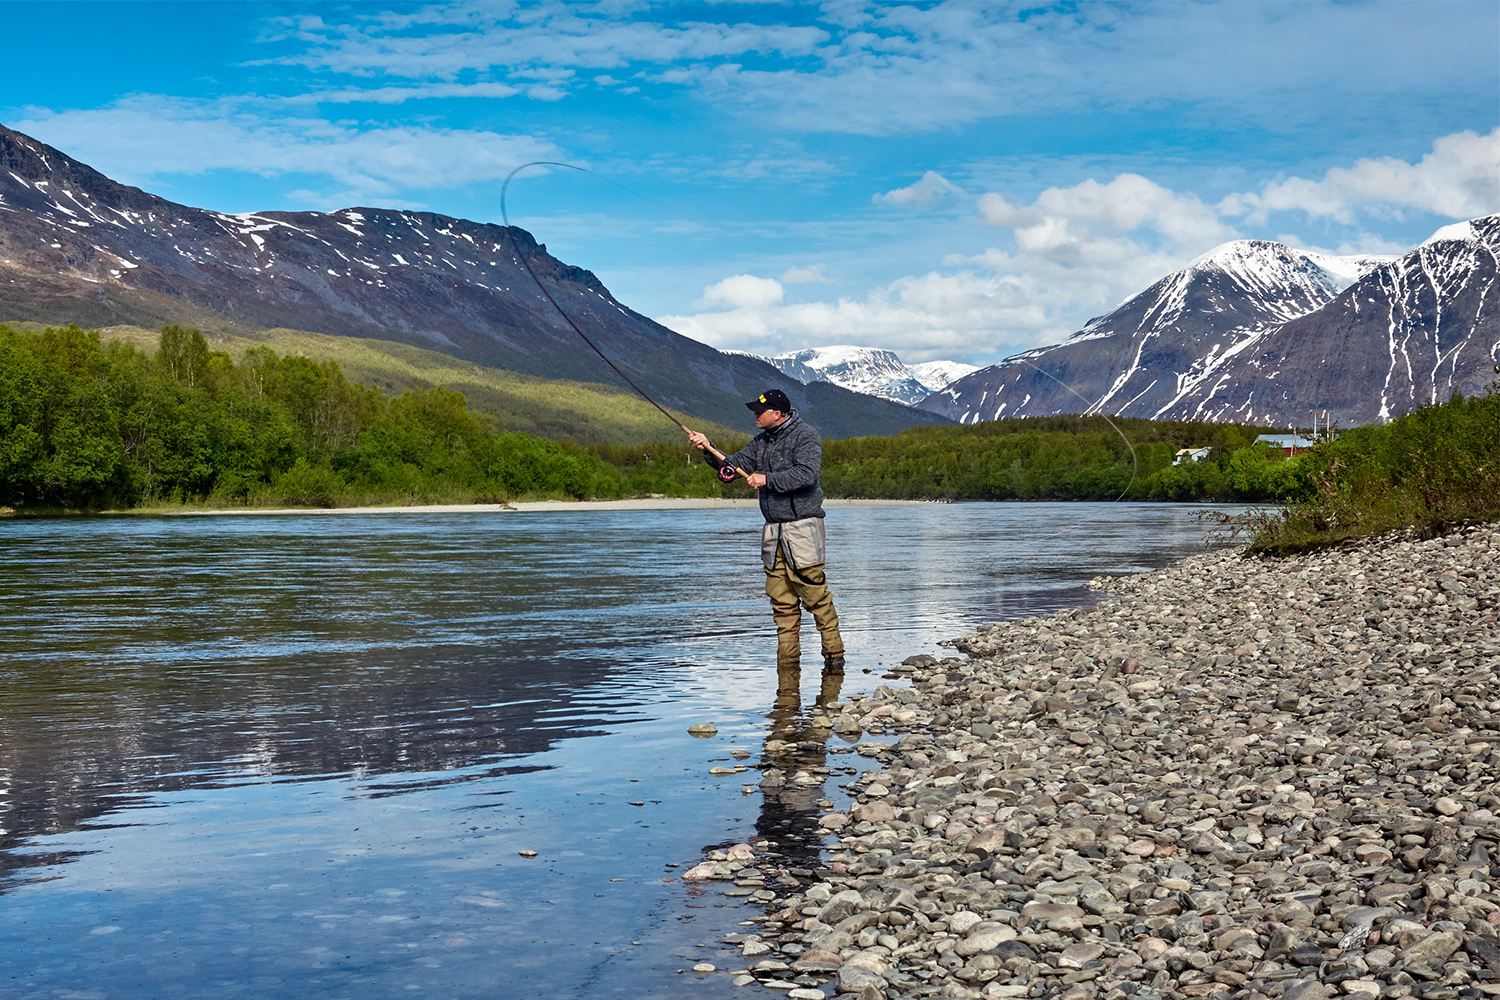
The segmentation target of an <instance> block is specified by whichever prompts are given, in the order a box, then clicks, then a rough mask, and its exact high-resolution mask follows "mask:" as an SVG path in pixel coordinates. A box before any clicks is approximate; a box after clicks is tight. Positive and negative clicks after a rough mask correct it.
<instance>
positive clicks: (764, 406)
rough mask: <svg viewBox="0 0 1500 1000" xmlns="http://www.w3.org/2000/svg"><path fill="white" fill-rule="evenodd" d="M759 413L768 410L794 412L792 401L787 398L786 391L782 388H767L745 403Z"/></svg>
mask: <svg viewBox="0 0 1500 1000" xmlns="http://www.w3.org/2000/svg"><path fill="white" fill-rule="evenodd" d="M745 405H746V406H748V407H749V408H750V409H751V410H753V411H754V412H755V413H757V414H761V413H764V412H766V411H767V410H779V411H781V412H782V413H791V412H792V401H791V400H790V399H787V398H786V393H784V392H782V391H781V390H780V389H767V390H766V391H765V392H763V393H761V394H760V395H759V396H756V397H755V398H754V399H752V400H750V402H748V403H746V404H745Z"/></svg>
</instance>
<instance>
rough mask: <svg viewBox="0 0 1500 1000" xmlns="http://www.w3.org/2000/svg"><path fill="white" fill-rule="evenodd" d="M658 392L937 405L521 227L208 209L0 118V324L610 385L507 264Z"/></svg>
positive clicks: (739, 418) (911, 415)
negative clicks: (607, 282)
mask: <svg viewBox="0 0 1500 1000" xmlns="http://www.w3.org/2000/svg"><path fill="white" fill-rule="evenodd" d="M517 253H519V254H521V255H524V256H525V258H526V259H527V260H528V261H529V262H530V264H531V266H532V267H533V268H534V269H535V270H536V271H537V273H538V275H539V277H540V278H541V280H542V281H543V282H545V283H546V285H547V287H548V289H549V290H550V291H551V293H552V295H553V296H554V297H555V298H556V299H557V301H558V302H559V303H561V304H562V306H563V308H564V309H566V310H567V311H568V313H569V315H570V316H572V317H573V319H574V320H575V321H577V322H578V324H579V325H580V326H581V327H583V328H584V329H585V330H586V331H588V332H589V333H590V335H591V336H592V337H593V338H594V339H595V341H596V342H597V343H598V344H599V345H600V347H601V348H602V349H603V350H604V351H605V353H606V354H607V355H609V357H610V358H611V359H612V360H613V361H614V362H615V363H616V364H618V365H619V366H620V367H621V368H622V369H624V370H625V371H626V372H627V373H629V375H630V377H631V378H632V379H634V380H635V381H636V382H637V383H639V384H640V385H641V386H642V387H643V388H645V389H646V390H647V391H648V392H650V393H651V394H652V395H653V396H655V397H656V398H657V399H658V400H659V401H660V402H662V403H663V404H664V405H667V406H670V407H673V408H675V409H678V410H681V411H684V412H686V413H689V414H694V415H697V416H699V417H703V418H707V419H710V420H716V421H719V422H721V423H724V424H728V425H730V426H745V425H747V415H746V410H745V408H744V404H743V401H744V400H746V399H749V398H751V397H753V396H755V395H757V394H759V393H760V392H762V391H764V390H765V389H767V388H769V387H777V388H780V389H782V390H783V391H785V392H786V393H787V394H788V395H789V396H790V397H791V398H792V400H793V401H794V402H795V403H796V404H797V405H798V407H799V408H801V409H802V410H803V411H804V412H805V413H806V415H807V416H808V418H809V419H810V420H811V421H812V422H813V423H814V424H816V425H817V426H818V427H820V428H821V429H822V430H823V431H824V432H825V433H827V434H830V435H833V436H835V437H845V436H849V435H855V434H888V433H893V432H895V431H898V430H901V429H902V428H905V427H910V426H912V425H914V424H918V423H944V422H946V420H947V418H945V417H943V416H941V415H939V414H936V413H929V412H926V411H920V410H915V409H912V408H911V407H909V406H902V405H898V404H896V403H893V402H890V401H888V400H885V399H880V398H876V397H873V396H869V395H865V394H862V393H854V392H850V391H849V390H847V389H844V388H842V387H840V386H838V385H835V384H832V383H830V382H824V381H817V382H811V383H807V384H804V383H802V382H800V381H798V380H797V379H794V378H791V377H789V376H787V375H784V374H782V373H781V372H780V371H779V370H778V369H776V368H775V367H774V366H772V365H770V364H768V363H765V362H763V361H760V360H757V359H755V358H752V357H746V356H743V355H730V354H724V353H721V352H719V351H716V350H714V349H713V348H711V347H709V346H707V345H706V344H702V343H700V342H698V341H695V340H691V339H689V338H687V337H683V336H680V335H679V334H676V333H674V332H672V331H671V330H669V329H667V328H666V327H664V326H662V325H660V324H659V323H656V322H653V321H652V320H650V319H648V318H646V317H645V316H642V315H640V314H639V313H636V312H634V311H633V310H631V309H630V308H628V307H627V306H625V305H624V304H623V303H621V302H619V301H618V300H617V299H616V298H615V297H614V296H613V295H612V294H610V291H609V289H607V288H605V287H604V285H603V284H601V283H600V281H599V279H598V278H596V277H595V276H594V275H593V274H592V273H590V272H588V271H585V270H583V269H582V268H578V267H573V266H570V265H568V264H566V263H563V262H562V261H559V260H557V259H556V258H554V257H552V256H551V255H550V254H548V253H547V248H546V247H545V246H544V245H541V244H539V243H537V242H536V241H535V240H534V239H533V238H532V236H531V234H530V233H527V232H525V231H524V230H521V229H517V228H514V227H512V228H511V229H510V230H509V231H507V230H506V229H504V228H502V227H500V226H494V225H487V224H482V223H476V222H467V221H465V220H462V219H453V218H449V217H447V216H442V215H435V214H432V213H430V212H406V211H395V210H390V209H377V208H353V209H345V210H342V211H338V212H331V213H324V212H261V213H247V214H244V215H225V214H223V213H220V212H210V211H205V210H202V209H197V208H190V207H188V206H185V205H179V204H176V203H173V202H170V201H166V200H165V199H162V198H159V197H156V196H155V195H151V194H147V193H146V192H144V191H141V190H140V189H139V188H134V187H129V186H126V185H123V184H119V183H117V182H115V181H113V180H110V179H109V178H108V177H105V176H104V175H103V174H101V173H99V172H98V171H96V170H94V169H92V168H91V167H89V166H87V165H85V164H83V163H80V162H79V161H77V160H74V159H72V158H71V157H69V156H66V155H65V154H63V153H61V152H59V151H58V150H56V149H53V148H52V147H50V146H47V145H45V144H43V143H41V142H38V141H37V140H35V139H32V138H30V137H28V136H25V135H22V134H21V133H19V132H15V131H12V130H10V129H6V128H4V127H3V126H0V322H3V321H6V320H11V321H20V320H28V321H35V322H41V323H54V324H66V323H74V322H76V323H78V324H80V325H83V326H109V325H116V324H128V325H134V326H143V327H152V326H159V325H161V324H162V323H169V322H175V323H185V324H190V325H194V326H199V327H201V328H203V329H204V330H205V331H213V330H219V331H223V332H226V333H235V334H243V333H251V332H254V331H257V330H263V329H267V328H289V329H293V330H305V331H311V332H314V333H324V334H334V335H338V336H355V337H366V338H375V339H381V340H394V341H400V342H403V343H406V344H411V345H414V346H417V347H422V348H428V349H431V350H437V351H442V352H444V353H447V354H450V355H453V356H454V357H458V358H463V359H465V360H468V361H472V362H477V363H479V364H484V365H489V366H492V367H495V368H500V369H504V370H507V371H513V372H520V373H523V374H527V375H535V376H541V377H543V378H548V379H568V380H576V381H581V382H591V383H609V384H617V383H618V379H617V377H616V376H615V375H614V374H613V373H612V372H611V371H610V370H609V369H608V367H606V366H605V365H604V363H603V362H602V361H600V359H599V358H598V357H597V356H596V355H594V353H593V352H592V351H590V350H589V348H588V347H587V346H586V345H584V344H583V343H582V342H581V341H580V340H579V338H578V337H577V335H576V334H574V333H573V331H572V330H571V329H569V327H568V326H567V324H566V323H565V322H564V320H563V319H562V318H561V317H560V316H559V315H558V314H557V312H556V310H555V309H553V308H552V306H551V305H550V304H549V303H548V302H547V301H546V299H545V297H544V296H543V295H542V292H541V290H540V289H539V288H538V287H537V286H536V284H535V283H534V282H533V281H532V280H531V278H530V277H529V276H528V275H527V274H526V272H525V270H524V269H523V267H522V265H521V262H520V259H519V258H518V257H517Z"/></svg>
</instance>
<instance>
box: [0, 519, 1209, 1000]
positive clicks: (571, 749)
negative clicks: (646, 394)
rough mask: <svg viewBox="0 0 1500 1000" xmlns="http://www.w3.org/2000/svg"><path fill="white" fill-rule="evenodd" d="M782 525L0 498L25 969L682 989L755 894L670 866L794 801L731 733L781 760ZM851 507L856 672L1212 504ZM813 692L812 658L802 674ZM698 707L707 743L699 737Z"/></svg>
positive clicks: (8, 843) (194, 983)
mask: <svg viewBox="0 0 1500 1000" xmlns="http://www.w3.org/2000/svg"><path fill="white" fill-rule="evenodd" d="M755 528H756V524H755V515H754V513H753V512H750V511H735V510H731V511H648V512H628V511H627V512H590V513H588V514H571V513H547V514H542V513H528V514H509V515H417V516H385V515H381V516H354V515H347V516H346V515H322V516H317V517H306V518H299V517H276V518H272V517H267V518H236V519H135V518H131V519H92V520H81V521H55V522H31V521H22V522H10V523H7V524H4V525H3V526H0V542H3V544H4V545H5V547H6V551H7V563H6V568H5V570H4V572H3V575H0V599H3V600H4V602H5V605H6V607H7V615H6V617H5V619H4V620H3V622H0V649H3V650H4V653H3V654H0V788H3V789H4V791H5V793H6V794H5V795H4V796H3V797H0V827H3V829H4V832H3V833H0V848H3V849H4V854H3V855H0V859H4V858H8V859H9V861H8V862H3V861H0V875H4V874H5V873H6V872H7V871H8V882H6V883H4V884H6V885H8V890H7V894H6V895H5V896H4V897H3V898H0V973H3V975H0V997H8V996H42V995H46V996H55V995H58V994H59V993H60V992H67V991H69V990H73V991H83V992H89V991H99V992H100V995H104V994H107V995H109V996H124V997H144V996H159V995H171V994H173V993H177V994H180V995H201V994H204V993H207V992H210V991H212V992H213V993H216V994H222V995H224V996H229V997H233V996H268V995H275V996H319V997H323V996H342V995H350V996H354V995H358V996H361V997H370V996H385V995H394V994H406V993H408V992H410V991H413V990H415V991H421V992H426V993H434V994H438V993H441V994H442V995H445V996H452V997H459V996H476V995H481V994H483V995H492V994H494V993H495V992H496V991H497V990H498V991H499V992H500V993H501V994H502V995H519V994H520V993H522V992H524V995H529V996H537V997H553V996H555V997H573V996H581V995H597V996H622V997H624V996H630V997H634V996H643V995H652V994H653V993H663V992H673V993H676V992H681V991H682V990H683V989H686V988H688V987H687V986H686V985H685V984H684V983H683V978H684V977H679V976H677V975H676V970H677V969H679V968H685V967H688V966H690V965H691V964H692V963H693V962H694V961H698V960H702V959H704V958H708V959H709V960H711V961H714V962H715V963H716V964H718V965H719V966H720V968H721V969H722V968H733V967H738V966H739V963H738V962H736V961H733V960H728V959H725V958H724V957H721V956H720V955H719V952H718V949H717V948H716V947H715V946H714V942H717V940H718V938H719V937H720V936H721V935H722V934H723V933H724V932H725V931H727V930H730V929H736V928H735V923H736V921H737V920H738V919H739V918H740V917H741V916H743V911H741V910H739V909H738V908H737V907H735V906H734V905H728V906H725V905H724V904H725V902H726V901H725V899H724V898H723V897H722V896H721V895H720V894H719V893H718V890H717V889H703V888H692V889H689V888H686V887H684V886H683V885H682V884H681V883H679V882H662V881H661V879H662V878H664V877H669V876H671V875H673V874H674V872H673V870H670V869H667V868H665V867H664V865H665V864H666V863H668V862H690V861H691V860H692V859H693V858H694V857H695V856H696V855H697V854H698V852H699V851H700V850H701V849H702V848H703V847H704V846H705V845H708V844H713V843H722V842H732V841H736V840H743V839H745V838H746V837H748V836H750V835H751V834H752V833H753V832H754V831H755V829H756V827H757V825H758V824H762V825H763V826H764V827H765V828H768V829H772V828H775V827H776V825H777V824H778V823H781V822H782V820H784V819H785V818H786V817H785V816H783V815H781V814H779V813H778V814H776V815H775V816H772V815H769V814H768V815H760V813H761V805H762V800H761V797H760V796H759V795H754V796H744V795H741V794H740V792H739V788H740V786H741V785H742V784H745V783H754V782H755V781H756V780H757V776H756V774H755V773H754V772H753V771H750V772H746V773H745V774H739V775H733V776H729V777H710V776H709V775H708V773H707V770H708V768H709V767H710V766H712V765H713V764H715V763H725V764H732V763H734V761H733V760H732V759H731V758H729V755H728V750H729V749H730V747H732V746H739V747H743V748H744V749H746V750H749V751H751V752H752V754H754V756H753V757H752V758H751V762H754V761H755V760H758V759H760V744H761V743H762V742H763V740H764V739H765V735H766V730H767V726H768V722H767V719H766V713H767V711H768V709H769V707H770V703H771V698H772V693H773V690H774V686H775V676H774V671H773V670H772V669H771V667H770V654H771V653H772V652H773V649H774V640H773V638H772V635H771V626H770V622H769V616H768V614H767V611H766V608H765V600H764V597H763V596H762V595H761V593H760V583H761V573H760V570H759V564H758V559H757V556H758V553H757V549H756V543H757V538H758V533H757V531H756V530H755ZM829 534H830V551H831V556H832V558H831V562H830V580H831V582H832V584H833V587H834V592H835V595H836V597H837V600H838V603H839V610H840V614H841V616H842V618H843V621H844V624H845V628H846V640H847V643H848V646H849V651H850V665H851V674H850V678H849V681H848V684H847V685H846V687H845V694H846V696H847V694H848V692H849V691H851V690H868V689H869V687H870V686H871V685H872V684H873V683H874V682H875V676H874V675H870V676H866V675H865V674H863V673H862V672H861V669H862V668H871V669H874V670H875V671H876V673H877V674H878V673H879V667H880V666H881V665H889V664H892V663H895V662H898V661H899V660H900V659H902V658H904V657H906V656H908V655H910V654H912V653H914V652H932V653H941V652H942V650H941V649H940V648H939V647H938V646H937V645H936V643H937V641H938V640H940V639H945V638H951V637H952V636H955V635H957V634H959V633H961V632H964V631H967V630H969V629H971V628H972V627H973V626H975V625H978V624H982V623H985V622H988V621H993V620H996V619H997V618H1004V617H1015V616H1018V615H1022V614H1026V613H1033V612H1036V611H1039V610H1049V609H1053V608H1057V607H1063V606H1068V605H1074V604H1081V603H1088V602H1090V601H1091V600H1092V598H1091V597H1089V595H1088V593H1087V592H1086V591H1084V590H1082V589H1081V586H1080V585H1081V583H1082V581H1084V580H1086V579H1088V577H1090V576H1093V575H1095V574H1097V573H1101V572H1108V573H1121V572H1129V571H1133V570H1139V569H1145V568H1149V567H1151V566H1155V565H1160V564H1162V563H1164V562H1165V561H1167V560H1168V559H1170V558H1172V557H1174V556H1177V555H1181V554H1184V553H1186V552H1190V551H1193V550H1195V549H1197V548H1199V547H1200V546H1201V544H1202V539H1203V537H1204V534H1205V528H1204V526H1203V525H1202V524H1201V523H1199V522H1197V521H1196V520H1194V519H1193V518H1192V516H1191V514H1190V512H1189V511H1187V510H1186V509H1183V508H1172V507H1162V506H1125V505H1119V506H1111V505H1081V504H1079V505H1073V504H1034V505H1020V504H1017V505H977V504H976V505H920V506H902V507H855V508H848V507H845V508H834V509H832V510H831V511H830V517H829ZM809 640H810V641H809ZM805 641H808V642H809V646H810V650H815V649H816V638H815V633H814V632H813V630H812V628H811V623H810V622H809V623H808V625H807V626H806V638H805ZM809 659H810V661H811V654H810V656H809ZM816 684H817V664H816V663H815V662H809V665H808V670H807V673H806V674H805V675H804V683H803V689H804V697H805V698H806V699H807V700H809V701H810V700H811V697H812V692H813V690H814V687H815V685H816ZM704 720H712V721H714V722H715V723H716V724H717V725H718V726H719V728H720V735H719V736H718V737H717V738H716V739H713V740H707V741H699V740H692V739H690V738H688V737H687V736H686V735H685V733H684V730H685V729H686V727H687V726H688V725H689V724H690V723H692V722H697V721H704ZM828 763H829V765H830V766H834V767H842V766H846V765H850V764H853V763H854V758H852V757H851V756H842V757H830V758H829V760H828ZM632 779H635V780H632ZM844 780H847V778H844V777H836V778H833V779H830V781H829V782H828V783H827V786H826V788H825V790H824V791H825V792H826V793H827V794H829V795H830V796H831V797H836V798H837V797H839V793H838V789H837V787H836V786H837V785H838V784H839V783H840V782H841V781H844ZM636 802H639V803H643V804H642V805H634V804H632V803H636ZM777 808H780V807H779V806H778V807H777ZM778 817H779V818H778ZM523 847H526V848H533V849H536V850H538V851H539V852H541V856H540V857H538V858H537V859H535V860H533V861H527V860H524V859H522V858H520V857H519V856H518V855H517V854H516V851H517V850H519V849H520V848H523ZM616 879H620V880H623V881H612V880H616ZM634 941H640V942H641V944H640V945H635V944H632V942H634ZM700 943H702V944H708V945H710V947H709V948H706V949H699V948H696V947H694V946H695V945H697V944H700ZM13 977H14V978H13ZM686 978H692V977H691V976H689V977H686ZM691 990H692V991H693V992H694V993H697V994H703V995H728V994H729V993H730V992H732V991H731V989H730V987H729V986H728V981H727V979H726V978H725V977H723V976H718V977H716V978H715V979H713V980H710V981H709V982H706V983H702V984H698V985H694V986H692V987H691Z"/></svg>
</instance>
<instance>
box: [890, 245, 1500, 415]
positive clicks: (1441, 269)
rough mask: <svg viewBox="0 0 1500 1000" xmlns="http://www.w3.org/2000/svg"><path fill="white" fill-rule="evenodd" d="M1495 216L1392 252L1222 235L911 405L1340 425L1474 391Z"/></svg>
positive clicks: (1490, 289)
mask: <svg viewBox="0 0 1500 1000" xmlns="http://www.w3.org/2000/svg"><path fill="white" fill-rule="evenodd" d="M1497 251H1500V216H1490V217H1486V218H1482V219H1476V220H1473V221H1471V222H1467V223H1461V224H1459V225H1456V226H1449V227H1445V228H1444V229H1443V230H1440V231H1439V232H1438V233H1436V234H1434V235H1433V237H1432V238H1431V239H1429V240H1428V241H1426V242H1424V243H1423V244H1422V245H1421V246H1419V247H1417V248H1415V249H1414V250H1412V251H1410V252H1409V253H1406V254H1403V255H1401V256H1399V257H1396V258H1381V257H1370V256H1366V257H1329V256H1326V255H1322V254H1315V253H1309V252H1306V251H1301V250H1296V249H1294V248H1292V247H1289V246H1285V245H1284V244H1280V243H1272V242H1267V241H1262V240H1238V241H1235V242H1232V243H1227V244H1225V245H1223V246H1221V247H1217V248H1215V249H1214V250H1212V251H1210V252H1209V253H1207V254H1205V255H1204V256H1202V257H1200V258H1199V259H1198V260H1196V261H1194V262H1193V263H1192V264H1190V265H1188V266H1187V267H1185V268H1183V269H1182V270H1180V271H1177V272H1175V273H1173V274H1170V275H1168V276H1166V277H1165V278H1163V279H1161V280H1160V281H1158V282H1157V283H1156V284H1154V285H1152V286H1151V287H1150V288H1148V289H1147V290H1146V291H1144V292H1142V293H1140V294H1139V295H1136V296H1134V297H1132V298H1131V299H1129V300H1127V301H1126V302H1125V303H1123V304H1122V305H1121V306H1120V307H1119V308H1117V309H1115V310H1113V311H1112V312H1110V313H1109V314H1107V315H1105V316H1101V317H1098V318H1096V319H1094V320H1091V321H1090V322H1089V323H1088V324H1087V325H1086V326H1085V327H1084V328H1083V329H1082V330H1080V331H1078V332H1077V333H1075V334H1074V335H1073V336H1072V337H1070V338H1069V339H1068V340H1066V341H1064V342H1063V343H1061V344H1057V345H1053V346H1050V347H1044V348H1039V349H1037V350H1034V351H1028V352H1026V353H1023V354H1020V355H1016V356H1015V357H1012V358H1007V359H1006V360H1004V361H1001V362H999V363H998V364H996V365H992V366H990V367H989V368H985V369H983V370H981V371H977V372H974V373H973V374H971V375H968V376H966V377H964V378H961V379H959V380H957V381H956V382H954V383H953V384H952V385H950V386H948V387H947V388H946V389H944V390H943V391H941V392H938V393H934V394H933V395H932V396H930V397H928V398H927V399H925V400H923V401H922V403H921V404H920V408H922V409H928V410H931V411H933V412H936V413H941V414H943V415H945V416H949V417H952V418H953V419H955V420H959V421H960V422H965V423H973V422H975V421H979V420H995V419H998V418H1000V417H1010V416H1044V415H1051V414H1057V413H1104V414H1108V415H1112V416H1129V417H1147V418H1153V419H1195V420H1220V421H1237V422H1245V423H1261V424H1272V425H1277V426H1281V425H1286V424H1306V423H1308V422H1309V420H1310V419H1311V416H1310V411H1312V410H1318V411H1320V412H1321V411H1324V410H1326V411H1327V415H1328V418H1329V419H1331V420H1332V421H1333V422H1335V423H1339V424H1343V425H1344V426H1349V425H1352V424H1360V423H1368V422H1372V421H1376V420H1388V419H1390V418H1392V417H1394V416H1399V415H1400V414H1401V413H1404V412H1408V411H1410V410H1411V409H1414V408H1415V407H1416V406H1419V405H1422V404H1424V403H1433V402H1440V401H1442V400H1446V399H1447V398H1448V397H1449V396H1450V395H1451V394H1452V393H1453V392H1455V391H1457V392H1462V393H1464V394H1465V395H1468V394H1472V393H1475V392H1482V391H1484V390H1485V389H1486V388H1487V387H1488V385H1489V383H1490V382H1491V380H1492V379H1493V377H1494V374H1493V366H1494V363H1495V359H1494V356H1495V351H1496V350H1497V348H1500V344H1497V341H1500V303H1497V296H1500V290H1497V289H1496V288H1495V279H1496V276H1497V256H1496V255H1497Z"/></svg>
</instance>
